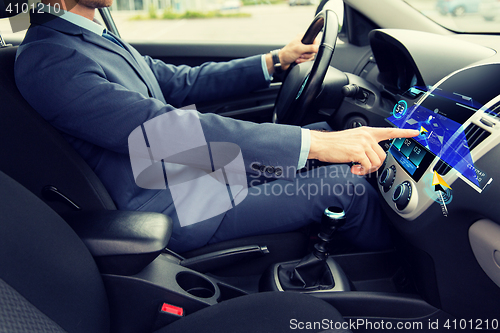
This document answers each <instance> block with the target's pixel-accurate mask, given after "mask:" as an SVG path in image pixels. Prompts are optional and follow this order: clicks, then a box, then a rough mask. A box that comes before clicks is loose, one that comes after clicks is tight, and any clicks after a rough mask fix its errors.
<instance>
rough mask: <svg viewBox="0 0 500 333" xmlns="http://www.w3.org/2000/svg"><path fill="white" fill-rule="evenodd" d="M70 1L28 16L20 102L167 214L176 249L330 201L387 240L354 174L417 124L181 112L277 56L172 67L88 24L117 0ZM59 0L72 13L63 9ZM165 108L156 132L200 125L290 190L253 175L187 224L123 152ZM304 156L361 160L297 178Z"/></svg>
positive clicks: (351, 230)
mask: <svg viewBox="0 0 500 333" xmlns="http://www.w3.org/2000/svg"><path fill="white" fill-rule="evenodd" d="M72 1H73V0H47V1H44V2H43V3H42V4H40V5H39V10H37V11H35V12H34V13H31V23H32V25H31V27H30V28H29V30H28V32H27V34H26V37H25V39H24V41H23V43H22V44H21V45H20V47H19V49H18V53H17V58H16V65H15V74H16V82H17V85H18V88H19V90H20V91H21V93H22V94H23V96H24V97H25V99H26V100H27V101H28V102H29V103H30V104H31V105H32V106H33V107H34V108H35V109H36V110H37V111H38V112H39V113H40V114H41V115H42V116H43V117H44V118H45V119H46V120H48V121H49V122H50V123H51V124H52V125H53V126H55V127H56V128H57V129H58V130H60V131H61V132H62V133H63V135H64V137H65V138H66V139H67V140H68V141H69V142H70V144H71V145H72V146H73V147H74V148H75V149H76V150H77V151H78V152H79V153H80V154H81V155H82V156H83V158H84V159H85V160H86V161H87V162H88V164H89V165H90V166H91V167H92V169H93V170H94V171H95V172H96V174H97V175H98V176H99V178H100V179H101V180H102V182H103V184H104V186H105V187H106V188H107V189H108V191H109V193H110V195H111V197H112V198H113V200H114V201H115V203H116V205H117V207H118V208H119V209H123V210H143V211H157V212H162V213H165V214H167V215H169V216H171V217H172V219H173V220H174V230H173V235H172V238H171V241H170V243H169V247H170V248H171V249H172V250H174V251H177V252H184V251H188V250H191V249H195V248H198V247H201V246H204V245H206V244H208V243H214V242H219V241H223V240H227V239H232V238H239V237H243V236H248V235H257V234H264V233H275V232H285V231H291V230H295V229H297V228H300V227H301V226H304V225H306V224H308V223H311V222H315V221H319V220H320V218H321V215H322V212H323V210H324V209H325V208H326V207H328V206H332V205H335V206H341V207H342V208H343V209H344V210H346V214H347V221H348V222H347V223H346V225H345V226H344V227H343V231H342V232H343V233H344V236H345V237H346V238H347V239H349V240H350V241H352V243H353V244H355V245H356V246H358V247H360V248H364V249H380V248H384V247H387V246H388V244H389V241H388V233H387V230H386V226H385V225H384V223H383V221H382V213H381V209H380V207H379V204H378V196H377V194H376V193H375V190H374V189H373V188H372V187H371V186H370V185H369V184H368V183H367V182H366V180H365V179H364V178H363V177H359V176H358V175H364V174H367V173H370V172H372V171H374V170H376V169H377V168H378V167H380V165H381V164H382V162H383V160H384V159H385V153H384V151H383V150H382V149H381V148H380V146H379V145H378V142H379V141H382V140H385V139H389V138H394V137H411V136H415V135H417V134H418V132H416V131H412V130H398V129H380V128H378V129H376V128H360V129H355V130H348V131H342V132H331V133H326V132H319V131H309V130H305V129H301V128H299V127H296V126H287V125H275V124H254V123H249V122H242V121H237V120H233V119H228V118H223V117H220V116H217V115H214V114H199V113H197V112H195V111H184V110H181V111H179V110H176V108H180V107H183V106H186V105H190V104H194V103H199V102H203V101H207V100H211V99H221V98H225V97H228V96H234V95H238V94H242V93H246V92H249V91H252V90H255V89H260V88H265V87H267V86H268V85H269V76H270V75H272V74H273V71H274V63H273V59H272V55H271V54H266V55H259V56H254V57H249V58H246V59H237V60H233V61H231V62H227V63H208V64H203V65H201V66H199V67H195V68H189V67H187V66H178V67H175V66H172V65H168V64H165V63H163V62H161V61H157V60H154V59H152V58H150V57H148V56H145V57H143V56H142V55H140V54H139V53H138V52H137V51H136V50H135V49H134V48H133V47H131V46H130V45H129V44H127V43H126V42H125V41H123V40H121V39H120V38H118V37H116V36H113V35H112V34H109V33H108V32H107V31H105V29H104V28H103V27H102V26H100V25H98V24H96V23H95V22H93V19H94V13H95V9H96V8H100V7H105V6H110V5H111V1H112V0H80V1H79V2H77V3H76V2H72ZM56 4H57V5H56ZM57 6H60V7H61V8H62V9H67V10H68V12H64V14H62V15H61V13H62V12H60V13H56V12H55V11H54V8H56V7H57ZM316 51H317V46H315V45H303V44H302V43H301V42H300V40H298V39H297V40H294V41H292V42H291V43H290V44H288V45H287V46H285V47H284V48H283V49H281V50H280V51H279V53H278V56H279V60H280V62H281V65H282V67H283V68H284V69H286V68H287V67H288V66H289V65H290V64H291V63H292V62H294V61H296V62H301V61H307V60H309V59H310V58H311V54H313V53H314V52H316ZM167 113H168V114H174V113H178V115H179V117H177V118H176V120H175V121H173V122H171V123H168V124H165V126H163V127H162V128H157V129H155V130H156V131H167V132H168V131H172V130H174V128H175V129H176V130H179V129H181V130H182V131H189V130H190V128H191V126H192V124H193V123H194V122H199V123H200V124H201V128H202V131H203V134H204V136H205V138H204V139H205V140H206V142H231V143H234V144H236V145H238V146H239V147H240V149H241V153H242V156H243V159H244V165H245V168H246V171H247V172H248V173H249V174H259V175H260V176H262V172H264V173H265V176H266V177H267V178H270V177H274V178H278V179H277V180H275V181H273V182H272V186H281V188H282V189H285V188H286V189H288V192H286V193H287V194H291V195H285V194H283V193H280V195H273V193H271V195H267V194H266V193H268V192H266V188H265V186H268V185H269V183H267V182H266V183H259V184H250V185H251V187H250V188H249V193H248V196H247V197H246V198H245V200H243V201H242V202H241V203H240V204H239V205H237V206H236V207H234V208H233V209H230V210H229V211H227V212H226V213H222V214H219V215H217V216H214V217H212V218H209V219H206V220H204V221H202V222H199V223H196V224H191V225H187V226H181V224H180V223H179V218H178V216H177V213H176V210H175V207H174V205H173V199H172V195H171V193H170V191H169V190H168V189H167V190H151V189H146V188H141V187H139V186H137V184H136V183H135V180H134V176H133V172H132V168H131V162H130V158H129V152H128V142H127V139H128V137H129V135H130V134H131V132H132V131H133V130H134V129H136V128H138V127H140V126H142V125H143V124H144V123H146V122H147V121H149V120H151V119H154V118H155V117H158V116H160V115H164V114H167ZM173 140H175V138H173ZM169 144H172V145H180V144H183V143H182V142H170V143H169ZM307 159H318V160H321V161H325V162H330V163H346V162H358V164H356V165H354V166H352V167H350V168H349V167H347V166H339V165H333V166H330V167H328V171H327V172H326V173H325V175H327V176H326V177H315V176H314V174H311V173H310V172H309V173H307V172H306V173H302V174H300V177H296V175H295V172H293V171H289V170H297V169H300V168H302V167H303V166H304V165H305V163H306V160H307ZM256 165H257V166H259V167H257V168H256V167H255V166H256ZM262 166H263V168H261V167H262ZM290 166H291V167H292V169H290V168H289V167H290ZM271 171H272V172H271ZM277 171H278V172H277ZM266 172H267V173H266ZM333 172H335V174H334V175H333V176H332V173H333ZM286 179H288V181H287V180H286ZM290 179H291V180H292V182H290V181H289V180H290ZM290 184H292V185H291V186H292V188H290ZM325 184H327V185H328V187H329V188H330V189H333V188H335V187H336V186H340V187H337V192H335V194H334V193H333V192H331V191H328V193H316V195H311V194H312V193H310V192H307V193H306V191H304V188H307V189H311V188H312V185H314V186H315V188H317V189H320V188H321V189H324V188H325ZM252 185H255V186H252ZM287 186H288V187H287ZM340 188H342V193H341V194H340V192H339V189H340ZM361 188H362V190H361ZM281 192H283V191H281ZM275 193H277V192H276V191H275ZM349 193H350V194H349ZM205 208H206V207H199V209H205Z"/></svg>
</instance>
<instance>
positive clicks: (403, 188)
mask: <svg viewBox="0 0 500 333" xmlns="http://www.w3.org/2000/svg"><path fill="white" fill-rule="evenodd" d="M410 199H411V183H410V182H409V181H404V182H402V183H401V184H399V185H398V186H397V187H396V189H395V190H394V193H393V194H392V201H394V203H395V204H396V208H397V209H399V210H403V209H405V208H406V206H408V203H409V202H410Z"/></svg>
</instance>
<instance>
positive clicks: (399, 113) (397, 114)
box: [392, 99, 408, 119]
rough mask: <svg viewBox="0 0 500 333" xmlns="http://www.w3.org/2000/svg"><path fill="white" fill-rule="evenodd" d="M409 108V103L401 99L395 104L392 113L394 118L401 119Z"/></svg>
mask: <svg viewBox="0 0 500 333" xmlns="http://www.w3.org/2000/svg"><path fill="white" fill-rule="evenodd" d="M406 110H408V104H407V103H406V101H405V100H403V99H402V100H400V101H399V102H398V103H397V104H396V105H394V109H392V115H393V116H394V118H396V119H399V118H401V117H403V116H404V115H405V113H406Z"/></svg>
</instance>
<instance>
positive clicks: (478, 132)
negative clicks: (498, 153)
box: [434, 123, 490, 175]
mask: <svg viewBox="0 0 500 333" xmlns="http://www.w3.org/2000/svg"><path fill="white" fill-rule="evenodd" d="M489 135H490V132H488V131H486V130H484V129H482V128H481V127H479V126H477V125H475V124H472V123H471V124H469V126H467V128H466V129H465V138H466V139H467V144H468V146H469V150H470V151H472V150H473V149H474V148H476V147H477V146H478V145H479V144H480V143H481V142H483V140H484V139H486V138H487V137H488V136H489ZM451 169H452V168H451V166H449V165H448V164H447V163H445V162H444V161H443V160H439V161H438V162H437V163H436V165H435V166H434V171H437V173H439V174H440V175H446V174H447V173H448V172H449V171H450V170H451Z"/></svg>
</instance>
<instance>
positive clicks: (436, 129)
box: [387, 88, 481, 186]
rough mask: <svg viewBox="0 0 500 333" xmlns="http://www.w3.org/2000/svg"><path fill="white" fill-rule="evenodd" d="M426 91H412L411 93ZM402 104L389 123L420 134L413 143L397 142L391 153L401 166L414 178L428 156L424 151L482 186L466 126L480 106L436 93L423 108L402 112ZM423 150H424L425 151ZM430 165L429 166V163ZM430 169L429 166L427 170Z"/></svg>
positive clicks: (433, 92)
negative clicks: (465, 123)
mask: <svg viewBox="0 0 500 333" xmlns="http://www.w3.org/2000/svg"><path fill="white" fill-rule="evenodd" d="M412 90H413V91H414V92H416V91H419V90H420V91H423V89H419V88H411V89H410V92H411V91H412ZM404 104H405V103H402V102H401V101H400V102H399V103H398V104H397V105H399V106H398V107H397V108H395V110H394V111H393V116H391V117H389V118H388V119H387V120H388V121H389V122H391V123H392V124H394V125H396V126H397V127H399V128H410V129H416V130H419V131H420V135H418V136H417V137H414V138H412V139H396V140H394V143H393V145H392V147H391V149H390V152H391V153H392V154H393V156H394V157H395V158H396V159H397V160H398V161H399V163H400V164H401V165H402V166H403V167H404V168H405V169H406V170H407V171H408V173H410V174H411V175H413V174H414V173H415V171H416V170H417V168H418V167H419V166H420V164H421V162H422V160H423V159H424V157H425V155H426V154H427V153H426V151H425V149H426V150H428V151H429V152H431V153H433V154H434V155H436V156H438V157H439V158H440V159H442V160H443V161H444V162H446V163H447V164H448V165H449V166H451V167H453V168H455V169H456V170H457V171H458V172H460V173H461V174H462V175H463V176H464V177H465V178H467V179H469V180H470V181H471V182H472V183H474V184H476V185H477V186H479V182H478V179H477V174H476V171H475V167H474V162H473V160H472V156H471V154H470V149H469V145H468V143H467V138H466V136H465V133H464V129H465V128H464V127H463V125H462V124H463V123H464V122H465V121H466V120H467V119H468V118H469V117H470V116H471V115H472V114H473V113H474V112H476V110H477V109H479V108H480V107H481V105H476V104H478V103H476V102H474V100H473V99H472V98H470V97H467V96H463V95H460V94H457V93H446V92H443V91H441V90H438V89H435V90H433V91H431V94H430V95H429V96H427V97H426V99H425V100H424V101H423V102H422V103H421V104H420V105H413V106H410V107H408V108H407V109H406V110H403V109H404V108H403V107H402V106H404ZM422 148H424V149H422ZM429 163H430V162H429ZM425 167H427V166H425Z"/></svg>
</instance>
